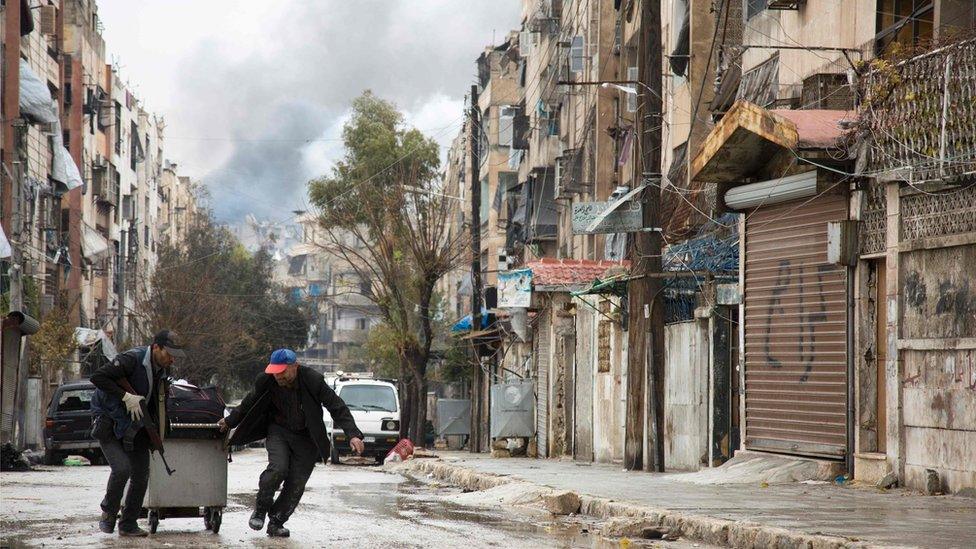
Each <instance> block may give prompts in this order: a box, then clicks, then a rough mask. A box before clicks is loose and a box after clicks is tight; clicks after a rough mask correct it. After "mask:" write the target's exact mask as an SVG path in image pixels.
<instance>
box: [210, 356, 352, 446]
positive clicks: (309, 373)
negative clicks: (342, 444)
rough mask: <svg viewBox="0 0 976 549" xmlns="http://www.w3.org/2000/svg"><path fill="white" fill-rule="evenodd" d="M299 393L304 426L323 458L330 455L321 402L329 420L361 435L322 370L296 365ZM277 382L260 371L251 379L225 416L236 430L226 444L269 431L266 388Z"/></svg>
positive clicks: (257, 437) (269, 407)
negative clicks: (246, 390)
mask: <svg viewBox="0 0 976 549" xmlns="http://www.w3.org/2000/svg"><path fill="white" fill-rule="evenodd" d="M296 382H297V383H298V392H299V397H300V398H301V406H302V412H304V414H305V426H306V427H308V433H309V435H311V437H312V440H313V441H314V442H315V446H316V447H318V449H319V455H320V456H321V457H322V460H323V461H325V460H327V459H328V458H329V452H330V449H331V447H330V445H329V433H328V432H327V431H326V430H325V421H323V420H322V406H325V408H326V409H327V410H329V414H331V415H332V420H333V421H334V422H335V424H336V425H338V426H339V427H341V428H342V430H343V431H345V433H346V436H347V437H349V438H350V439H351V438H354V437H356V438H363V433H362V431H360V430H359V428H358V427H356V420H354V419H353V417H352V412H350V411H349V407H348V406H346V403H345V402H343V401H342V399H341V398H339V395H337V394H336V392H335V391H333V390H332V388H331V387H329V384H328V383H326V382H325V378H324V377H322V374H320V373H318V372H316V371H315V370H312V369H310V368H307V367H305V366H299V367H298V378H297V379H296ZM275 383H277V382H276V381H275V379H274V376H272V375H270V374H265V373H262V374H260V375H258V377H257V379H255V380H254V388H253V389H251V392H250V393H248V394H247V396H246V397H244V400H242V401H241V405H240V406H238V407H237V409H235V410H234V411H233V412H231V413H230V415H228V416H227V419H226V422H227V425H228V426H229V427H231V428H233V427H236V428H237V430H236V431H234V434H233V435H231V437H230V441H229V444H232V445H243V444H247V443H249V442H254V441H256V440H261V439H263V438H265V437H266V436H267V435H268V424H269V423H270V422H271V421H273V419H272V418H273V416H274V405H273V404H272V403H271V395H270V393H269V391H268V389H270V388H271V387H273V386H274V384H275Z"/></svg>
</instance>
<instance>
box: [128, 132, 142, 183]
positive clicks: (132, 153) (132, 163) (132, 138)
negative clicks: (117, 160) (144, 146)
mask: <svg viewBox="0 0 976 549" xmlns="http://www.w3.org/2000/svg"><path fill="white" fill-rule="evenodd" d="M139 147H140V145H139V127H138V126H136V123H135V122H132V124H131V127H130V128H129V169H131V170H132V171H136V159H137V158H138V156H139Z"/></svg>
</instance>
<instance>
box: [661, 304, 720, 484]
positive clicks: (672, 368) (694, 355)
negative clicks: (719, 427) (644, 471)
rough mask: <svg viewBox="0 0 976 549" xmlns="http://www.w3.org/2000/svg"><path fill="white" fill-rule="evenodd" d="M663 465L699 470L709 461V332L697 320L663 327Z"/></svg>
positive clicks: (668, 467)
mask: <svg viewBox="0 0 976 549" xmlns="http://www.w3.org/2000/svg"><path fill="white" fill-rule="evenodd" d="M664 344H665V357H664V368H665V372H664V391H665V396H664V399H665V400H664V430H665V437H664V438H665V446H664V466H665V468H666V469H668V470H681V471H697V470H698V469H699V468H701V467H702V465H703V464H705V463H707V460H708V356H709V351H708V334H707V333H706V330H705V329H704V327H703V325H702V324H700V323H699V322H697V321H692V322H680V323H676V324H669V325H668V326H666V327H665V329H664Z"/></svg>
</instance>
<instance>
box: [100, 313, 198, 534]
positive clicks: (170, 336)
mask: <svg viewBox="0 0 976 549" xmlns="http://www.w3.org/2000/svg"><path fill="white" fill-rule="evenodd" d="M185 356H186V353H185V352H184V351H183V346H182V345H181V344H180V338H179V336H178V335H177V334H176V332H173V331H171V330H163V331H161V332H159V333H158V334H156V337H154V338H153V341H152V343H151V344H150V345H148V346H146V347H136V348H134V349H129V350H128V351H126V352H124V353H119V354H118V355H116V357H115V358H114V359H113V360H112V362H111V363H110V364H106V365H105V366H102V367H101V368H99V369H97V370H95V372H94V373H93V374H92V375H91V382H92V383H93V384H94V385H95V394H94V395H93V396H92V401H91V409H92V416H93V421H92V436H93V437H94V438H95V439H97V440H98V443H99V445H101V447H102V454H103V455H104V456H105V459H106V460H108V464H109V466H110V467H111V469H112V472H111V473H110V474H109V476H108V485H107V486H106V488H105V498H104V499H102V517H101V520H100V521H99V522H98V528H99V529H100V530H101V531H102V532H105V533H106V534H111V533H112V532H114V531H115V521H116V519H117V518H118V515H119V506H120V504H121V502H122V490H123V489H124V488H125V485H126V483H128V484H129V490H128V492H127V493H126V497H125V507H123V508H122V517H121V520H119V535H120V536H137V537H142V536H146V535H148V534H147V532H146V531H145V530H143V529H141V528H139V525H138V524H137V523H136V519H137V518H139V511H140V510H141V509H142V500H143V498H144V497H145V495H146V488H147V487H148V486H149V450H150V443H149V435H148V434H147V433H146V429H145V428H142V427H141V422H140V420H142V419H143V418H142V414H143V412H142V407H141V404H142V401H146V402H147V403H148V404H149V406H147V408H148V409H149V413H150V415H152V416H153V419H154V422H153V423H155V424H157V425H158V424H159V423H158V418H156V417H155V415H156V414H157V410H158V406H156V403H157V402H158V399H159V395H160V391H161V390H162V385H163V383H164V381H165V379H166V376H167V371H168V369H169V367H170V366H171V365H172V364H173V361H174V360H175V359H176V358H183V357H185ZM121 380H125V381H127V382H128V386H129V387H130V388H131V389H132V390H134V391H135V392H134V393H132V392H128V391H127V390H125V389H123V388H122V385H120V381H121ZM163 394H164V395H165V393H163ZM136 425H138V426H140V427H139V428H138V429H135V428H133V427H134V426H136Z"/></svg>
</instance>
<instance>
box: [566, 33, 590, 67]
mask: <svg viewBox="0 0 976 549" xmlns="http://www.w3.org/2000/svg"><path fill="white" fill-rule="evenodd" d="M585 58H586V40H585V39H584V38H583V37H582V36H574V37H573V40H572V42H570V46H569V70H570V72H573V73H580V72H583V60H584V59H585Z"/></svg>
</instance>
